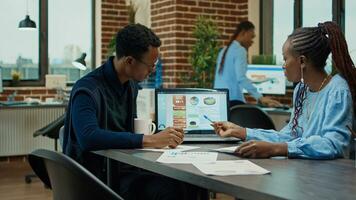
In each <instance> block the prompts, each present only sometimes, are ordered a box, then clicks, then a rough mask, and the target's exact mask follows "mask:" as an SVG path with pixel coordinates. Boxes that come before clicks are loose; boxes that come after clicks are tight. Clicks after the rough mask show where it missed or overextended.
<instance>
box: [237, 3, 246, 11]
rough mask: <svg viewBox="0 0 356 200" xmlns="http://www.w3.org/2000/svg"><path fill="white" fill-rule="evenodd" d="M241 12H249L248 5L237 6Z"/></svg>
mask: <svg viewBox="0 0 356 200" xmlns="http://www.w3.org/2000/svg"><path fill="white" fill-rule="evenodd" d="M237 7H238V8H239V9H240V10H247V8H248V7H247V4H243V5H238V6H237Z"/></svg>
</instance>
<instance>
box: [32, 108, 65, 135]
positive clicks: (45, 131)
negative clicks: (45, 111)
mask: <svg viewBox="0 0 356 200" xmlns="http://www.w3.org/2000/svg"><path fill="white" fill-rule="evenodd" d="M64 119H65V114H63V115H62V116H60V117H58V118H57V119H56V120H54V121H53V122H51V123H49V124H48V125H46V126H45V127H43V128H41V129H38V130H37V131H35V132H34V133H33V137H37V136H39V135H42V136H47V137H49V138H53V139H58V137H59V129H60V128H61V127H62V126H63V125H64Z"/></svg>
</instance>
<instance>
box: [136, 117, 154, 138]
mask: <svg viewBox="0 0 356 200" xmlns="http://www.w3.org/2000/svg"><path fill="white" fill-rule="evenodd" d="M134 127H135V133H142V134H144V135H152V134H153V133H154V132H155V131H156V124H154V123H152V120H151V119H138V118H135V123H134Z"/></svg>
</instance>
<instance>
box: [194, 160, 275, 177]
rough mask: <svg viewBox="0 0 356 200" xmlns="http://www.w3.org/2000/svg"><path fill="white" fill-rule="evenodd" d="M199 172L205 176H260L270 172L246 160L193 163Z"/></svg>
mask: <svg viewBox="0 0 356 200" xmlns="http://www.w3.org/2000/svg"><path fill="white" fill-rule="evenodd" d="M193 165H194V166H195V167H196V168H198V169H199V170H200V171H201V172H203V173H204V174H206V175H218V176H229V175H261V174H268V173H270V171H268V170H266V169H264V168H262V167H260V166H258V165H256V164H254V163H252V162H251V161H248V160H221V161H215V162H205V163H203V162H200V163H197V162H196V163H193Z"/></svg>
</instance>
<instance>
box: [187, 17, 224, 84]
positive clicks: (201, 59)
mask: <svg viewBox="0 0 356 200" xmlns="http://www.w3.org/2000/svg"><path fill="white" fill-rule="evenodd" d="M219 35H220V34H219V31H218V28H217V25H216V23H215V22H214V21H213V20H211V19H210V18H207V17H204V16H198V18H197V22H196V24H195V27H194V30H193V36H194V38H196V42H195V44H194V46H193V49H192V53H191V56H190V57H189V62H190V63H191V64H192V70H193V74H192V76H190V77H191V80H190V81H192V82H194V83H195V86H196V87H199V88H212V87H213V81H214V74H215V65H216V59H217V56H218V53H219V46H220V45H219V41H218V38H219Z"/></svg>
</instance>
